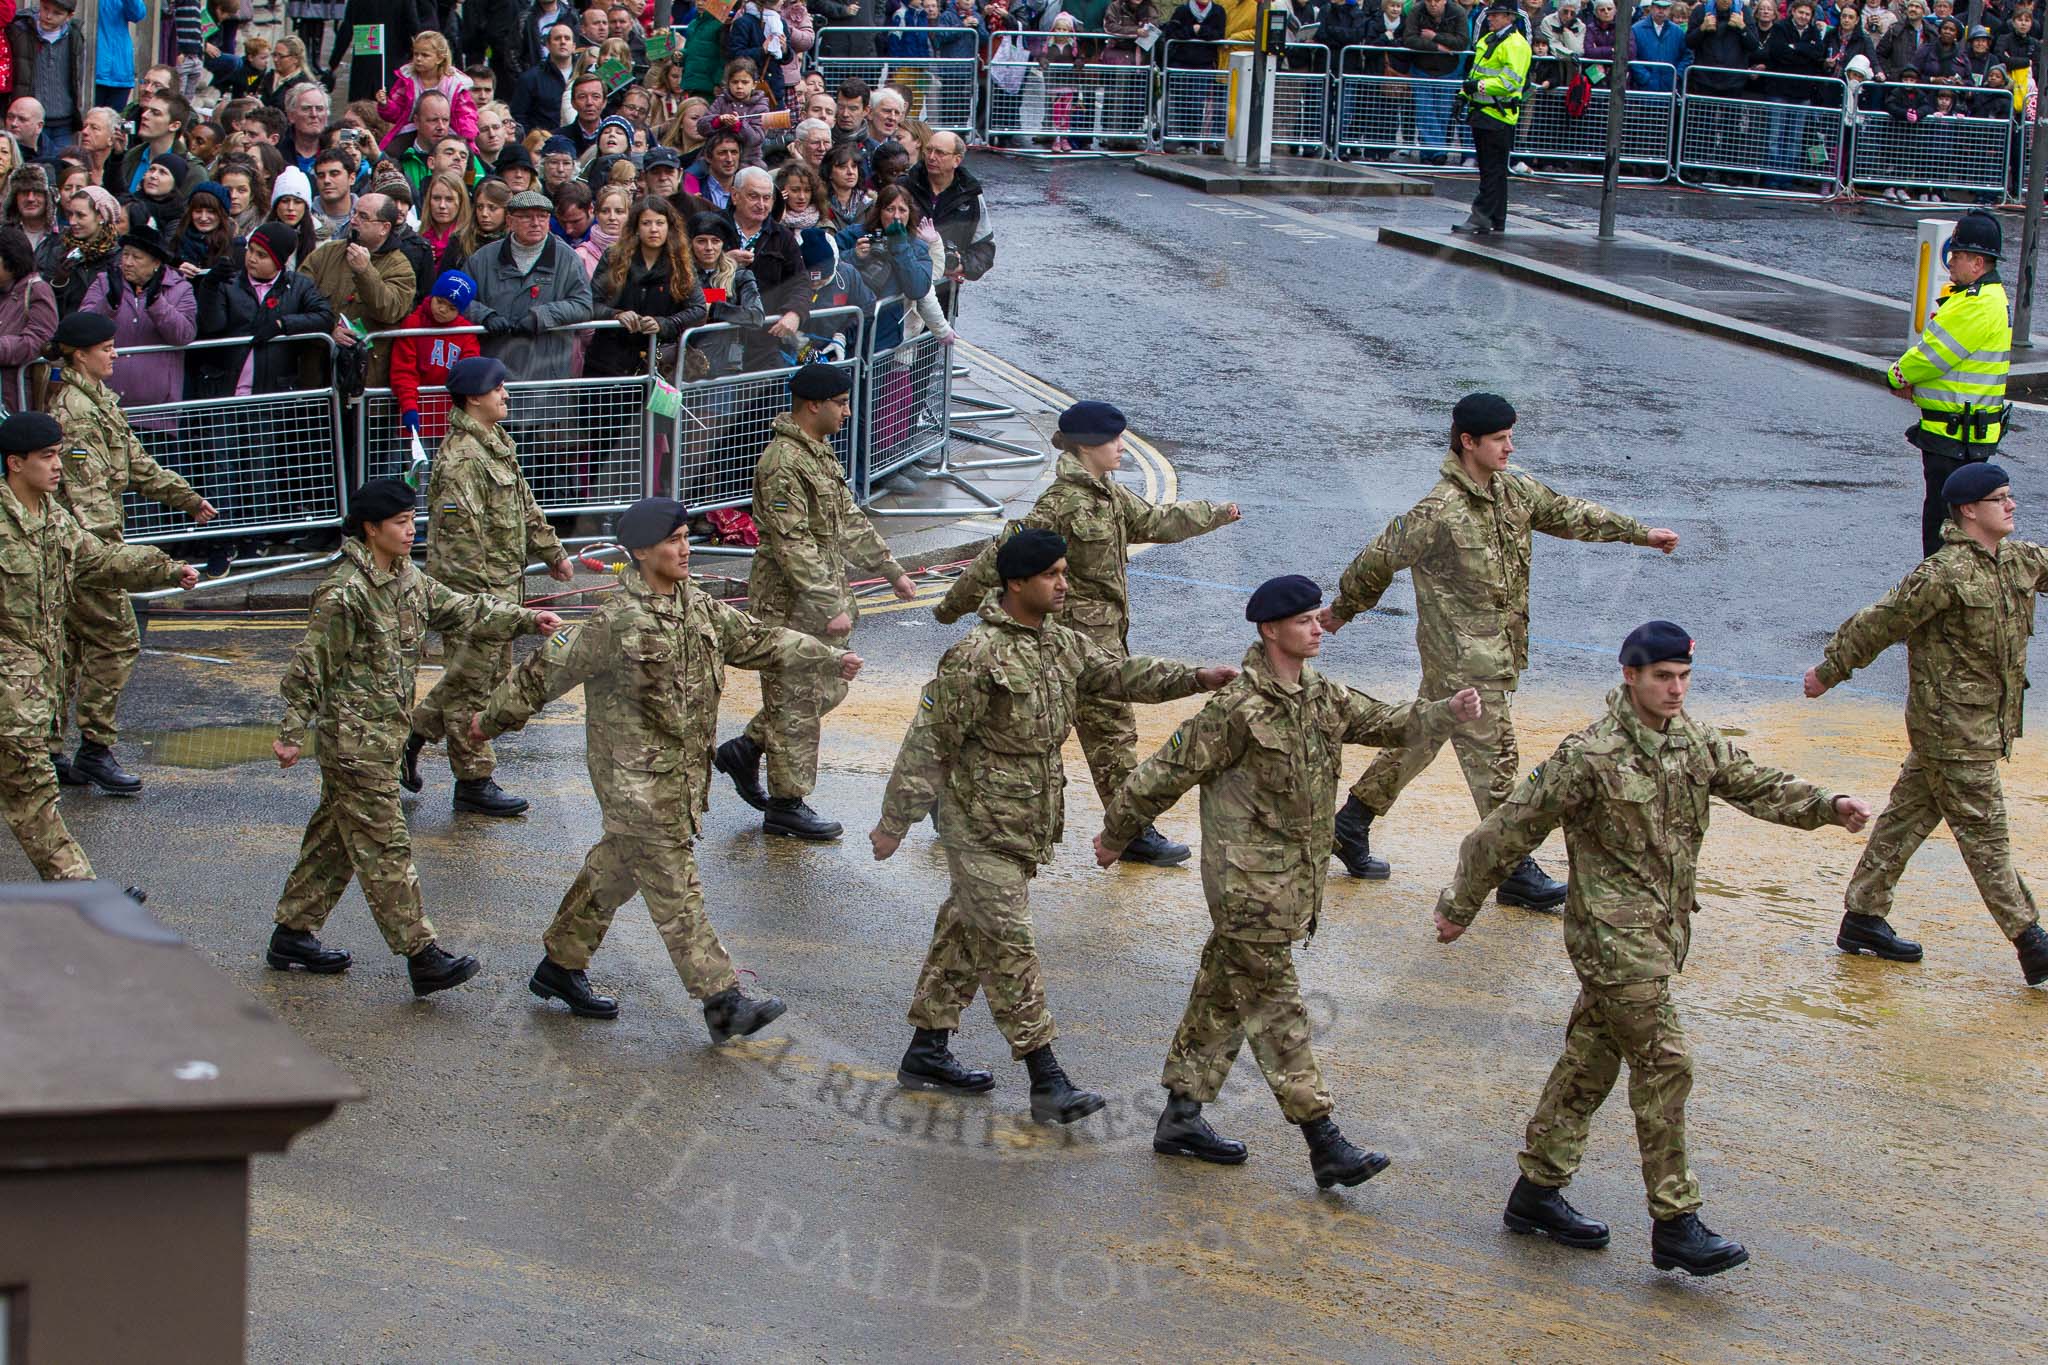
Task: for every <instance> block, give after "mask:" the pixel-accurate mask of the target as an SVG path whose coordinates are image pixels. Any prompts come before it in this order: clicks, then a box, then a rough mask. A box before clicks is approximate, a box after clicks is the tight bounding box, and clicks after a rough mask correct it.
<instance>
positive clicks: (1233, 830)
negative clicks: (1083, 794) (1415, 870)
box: [1102, 645, 1455, 943]
mask: <svg viewBox="0 0 2048 1365" xmlns="http://www.w3.org/2000/svg"><path fill="white" fill-rule="evenodd" d="M1454 724H1455V722H1454V721H1453V720H1452V719H1451V704H1450V703H1449V702H1448V701H1433V702H1410V703H1409V704H1407V705H1405V706H1387V705H1385V704H1383V703H1381V702H1376V701H1374V700H1373V699H1372V698H1371V697H1368V696H1366V695H1365V694H1364V693H1363V692H1354V691H1353V690H1351V689H1350V688H1348V687H1346V686H1344V685H1343V684H1342V683H1338V682H1333V681H1332V680H1330V679H1329V678H1326V677H1324V676H1323V675H1322V674H1320V673H1318V672H1316V671H1315V670H1314V669H1313V668H1306V667H1305V668H1303V669H1302V671H1301V681H1300V683H1299V684H1298V685H1290V684H1288V683H1284V682H1282V681H1280V679H1278V678H1277V677H1275V676H1274V675H1273V671H1272V669H1271V668H1270V667H1269V666H1268V665H1267V663H1266V651H1265V648H1264V646H1263V645H1253V646H1252V647H1251V649H1250V650H1249V651H1248V652H1247V653H1246V654H1245V656H1244V670H1243V671H1242V672H1241V673H1239V674H1238V676H1237V680H1236V681H1235V682H1233V683H1231V684H1230V685H1229V686H1227V687H1225V688H1222V689H1221V690H1220V691H1218V692H1217V693H1216V695H1214V696H1213V697H1211V698H1209V704H1208V705H1207V706H1204V707H1203V708H1202V709H1201V710H1200V711H1199V712H1197V713H1196V714H1195V715H1193V716H1191V717H1189V718H1188V720H1187V721H1185V722H1184V723H1183V724H1182V725H1181V727H1180V729H1178V730H1176V731H1175V732H1174V733H1173V737H1172V738H1170V739H1168V740H1167V741H1166V743H1165V744H1164V745H1162V746H1161V747H1160V749H1159V752H1158V753H1156V754H1154V755H1152V757H1150V758H1148V759H1146V760H1145V762H1143V763H1142V764H1140V765H1139V766H1138V768H1137V771H1135V772H1133V773H1132V774H1131V777H1130V780H1129V781H1128V782H1126V783H1125V784H1124V788H1123V790H1122V791H1120V792H1118V793H1117V794H1116V795H1115V797H1114V798H1112V799H1111V801H1110V803H1109V805H1108V808H1107V809H1106V810H1105V811H1104V812H1103V817H1102V827H1103V831H1104V833H1105V834H1106V835H1107V836H1108V838H1107V842H1110V843H1116V844H1124V843H1128V842H1130V840H1132V839H1133V838H1135V837H1137V834H1138V832H1139V831H1140V830H1142V829H1144V828H1145V826H1147V825H1149V824H1151V823H1152V821H1153V819H1154V817H1156V816H1157V815H1158V814H1159V813H1160V812H1161V811H1163V810H1165V809H1166V808H1167V807H1168V806H1171V805H1172V804H1173V803H1174V802H1175V801H1177V800H1178V799H1180V796H1181V794H1182V793H1183V792H1185V791H1187V789H1188V788H1189V787H1192V786H1194V785H1196V784H1197V783H1199V784H1201V788H1202V891H1203V894H1204V895H1206V896H1207V897H1208V900H1209V914H1210V917H1211V918H1212V919H1213V920H1214V921H1215V923H1216V932H1217V933H1219V934H1222V935H1223V936H1224V937H1226V938H1239V939H1249V940H1252V941H1254V942H1263V943H1284V942H1290V941H1292V940H1295V939H1301V938H1306V937H1308V936H1309V935H1310V934H1313V933H1314V932H1315V927H1316V916H1317V915H1318V914H1319V913H1320V912H1321V910H1322V905H1323V878H1324V875H1325V872H1326V870H1327V869H1328V867H1329V865H1330V831H1331V828H1332V824H1333V818H1334V815H1335V812H1336V804H1337V802H1336V796H1337V776H1338V770H1339V769H1340V768H1341V767H1342V766H1343V762H1344V750H1343V746H1344V745H1346V744H1376V745H1380V746H1382V747H1386V746H1390V745H1395V744H1419V743H1429V744H1432V745H1433V744H1436V743H1439V742H1441V740H1442V739H1443V737H1444V736H1446V735H1448V734H1449V733H1450V732H1451V729H1452V727H1453V725H1454Z"/></svg>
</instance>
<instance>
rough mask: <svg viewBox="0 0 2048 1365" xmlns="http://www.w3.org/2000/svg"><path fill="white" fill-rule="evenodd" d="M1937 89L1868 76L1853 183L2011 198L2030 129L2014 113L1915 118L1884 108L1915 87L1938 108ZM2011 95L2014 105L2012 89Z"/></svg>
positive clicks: (1855, 120) (1855, 119)
mask: <svg viewBox="0 0 2048 1365" xmlns="http://www.w3.org/2000/svg"><path fill="white" fill-rule="evenodd" d="M1936 88H1937V87H1933V86H1927V85H1912V84H1905V83H1901V84H1890V83H1885V82H1878V81H1866V82H1864V83H1863V85H1862V86H1861V87H1859V89H1858V92H1857V93H1858V95H1859V96H1860V97H1861V102H1862V103H1863V105H1864V109H1863V111H1859V113H1858V114H1855V115H1852V116H1851V117H1852V122H1851V123H1850V126H1849V138H1848V142H1849V146H1848V156H1849V164H1848V169H1847V171H1846V172H1845V173H1844V175H1843V176H1842V179H1843V180H1844V181H1846V182H1847V183H1848V184H1849V186H1850V187H1851V188H1855V187H1857V186H1861V185H1876V186H1885V187H1890V188H1896V189H1912V190H1934V191H1944V190H1947V191H1955V192H1958V193H1963V194H1977V195H1995V196H1997V197H1998V198H2000V199H2003V198H2004V197H2005V193H2006V188H2007V186H2008V185H2010V184H2012V183H2013V182H2012V181H2010V180H2009V179H2008V178H2007V177H2008V175H2009V174H2010V169H2011V164H2012V161H2013V159H2014V149H2013V143H2014V141H2015V139H2016V136H2017V134H2018V133H2019V132H2020V131H2022V130H2021V125H2019V124H2017V123H2015V122H2014V121H2013V120H2012V118H2011V117H2009V116H2008V117H2005V118H1992V117H1987V116H1984V115H1982V114H1968V115H1965V114H1956V115H1941V116H1935V115H1931V114H1929V113H1927V112H1924V111H1923V112H1921V114H1920V116H1919V117H1918V118H1916V119H1912V120H1908V119H1905V118H1901V117H1897V116H1895V115H1893V114H1891V113H1890V112H1888V111H1887V110H1886V109H1885V107H1884V106H1885V105H1886V103H1887V102H1888V100H1889V99H1890V98H1891V92H1895V91H1904V90H1910V91H1913V92H1914V94H1915V96H1917V97H1919V98H1921V99H1922V100H1923V101H1924V102H1925V103H1926V104H1927V105H1928V106H1929V108H1931V107H1932V104H1933V101H1932V99H1931V98H1929V95H1930V92H1931V91H1932V90H1934V89H1936ZM1941 88H1946V87H1941ZM1972 95H1975V96H1977V97H1978V98H1980V99H1981V98H1983V97H1984V95H1985V92H1983V91H1964V92H1962V97H1963V98H1964V99H1968V98H1970V97H1971V96H1972ZM2003 98H2004V100H2005V103H2006V104H2007V105H2008V106H2009V105H2011V103H2012V97H2011V95H2010V94H2009V93H2007V94H2004V96H2003Z"/></svg>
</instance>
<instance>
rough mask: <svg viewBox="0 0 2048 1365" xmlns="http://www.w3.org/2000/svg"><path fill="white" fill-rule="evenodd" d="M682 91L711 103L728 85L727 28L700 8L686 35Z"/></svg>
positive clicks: (685, 31)
mask: <svg viewBox="0 0 2048 1365" xmlns="http://www.w3.org/2000/svg"><path fill="white" fill-rule="evenodd" d="M682 80H683V91H684V93H686V94H691V95H702V96H704V98H706V99H710V98H711V97H712V96H713V95H715V94H717V93H718V89H719V87H720V86H721V85H723V84H724V82H725V25H724V24H721V23H719V22H718V20H717V19H716V18H715V17H713V15H712V13H711V11H710V10H707V9H703V8H699V9H698V11H697V17H696V18H694V19H692V20H691V21H690V27H689V28H688V29H686V30H684V32H683V77H682Z"/></svg>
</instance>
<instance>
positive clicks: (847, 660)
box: [470, 498, 860, 1042]
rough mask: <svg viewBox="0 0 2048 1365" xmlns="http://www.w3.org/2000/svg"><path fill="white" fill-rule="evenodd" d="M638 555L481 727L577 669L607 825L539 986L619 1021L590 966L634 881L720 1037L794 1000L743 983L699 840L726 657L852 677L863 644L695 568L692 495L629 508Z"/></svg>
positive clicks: (541, 991)
mask: <svg viewBox="0 0 2048 1365" xmlns="http://www.w3.org/2000/svg"><path fill="white" fill-rule="evenodd" d="M618 534H619V543H620V544H621V545H623V546H625V547H626V549H627V550H628V551H629V552H631V554H632V556H633V559H634V561H635V562H634V563H633V564H631V565H629V566H628V567H627V569H626V571H625V573H624V574H622V575H621V577H620V585H621V588H622V589H623V590H622V591H621V592H619V593H618V594H617V595H616V596H614V597H613V598H612V599H611V600H610V601H609V602H607V603H606V604H605V606H604V608H603V609H602V610H601V611H599V612H598V613H597V614H596V615H595V616H593V617H591V618H590V619H589V620H588V621H585V622H584V623H583V624H582V625H580V626H578V627H577V628H576V629H575V630H574V631H571V632H565V633H564V634H562V635H560V636H558V637H556V639H555V641H554V643H553V644H551V645H549V646H548V647H547V648H545V649H543V650H541V651H540V652H539V653H537V654H535V655H534V656H533V657H532V658H530V659H528V660H527V661H526V662H525V663H524V664H523V665H521V666H520V667H519V668H518V669H516V670H514V672H513V674H512V676H511V677H509V678H507V679H506V680H505V681H504V682H503V683H502V684H500V685H499V687H498V690H497V691H495V692H493V693H492V694H491V697H490V700H489V701H488V702H487V703H486V705H485V706H484V708H483V710H482V711H481V712H480V713H479V714H478V715H477V716H476V717H475V718H474V720H472V721H471V722H470V723H471V726H472V733H473V734H474V735H476V736H477V737H478V738H483V737H487V736H490V735H497V734H502V733H504V732H505V731H507V730H515V729H517V728H519V727H520V726H522V725H524V724H525V723H526V722H527V720H528V719H529V718H530V717H531V716H532V715H533V714H534V712H536V711H538V710H540V708H541V707H542V706H544V705H546V704H547V703H548V702H549V701H551V700H553V699H554V698H556V697H559V696H561V695H562V694H563V693H564V692H567V691H568V690H569V689H570V688H572V687H575V686H577V685H578V684H579V683H580V684H583V685H584V701H585V707H586V715H585V720H584V736H585V742H586V745H587V747H588V760H589V766H590V783H591V786H592V787H593V788H594V789H595V790H596V792H597V804H598V808H599V809H600V810H601V811H602V812H603V814H604V838H603V839H601V840H599V841H598V844H597V846H596V847H595V848H593V849H591V850H590V854H589V856H588V857H586V858H585V859H584V860H583V870H582V872H580V873H579V874H578V875H577V877H576V880H575V882H574V883H573V884H571V886H570V887H569V891H568V894H567V895H565V896H563V897H562V903H561V906H560V908H558V909H557V910H556V911H555V919H554V923H552V924H550V925H549V926H548V930H547V934H546V935H545V937H544V939H543V941H544V942H545V943H546V945H547V956H546V957H544V958H543V959H542V960H541V963H540V965H539V966H538V967H536V968H535V969H534V973H533V980H532V981H531V982H529V983H528V984H529V987H530V988H531V989H532V991H533V993H534V994H535V995H537V996H540V997H541V998H542V999H558V1000H561V1001H562V1002H563V1003H564V1004H566V1005H568V1006H569V1008H570V1009H571V1010H572V1011H574V1012H575V1013H577V1014H579V1015H583V1016H586V1017H590V1018H599V1019H609V1018H612V1017H613V1016H615V1015H617V1014H618V1012H619V1005H618V1001H616V1000H614V999H612V998H611V997H609V996H602V995H597V994H596V993H594V992H593V991H592V990H591V989H590V982H589V979H588V977H587V976H586V975H585V969H586V968H588V967H589V965H590V959H591V956H592V955H593V954H594V953H596V951H597V948H598V945H599V944H601V943H602V942H604V936H605V931H606V930H607V929H609V928H610V927H611V922H612V915H613V914H614V912H616V911H617V910H618V908H619V907H620V906H621V905H624V904H625V903H626V902H627V901H629V900H631V899H632V898H633V893H634V892H635V891H638V892H639V893H640V894H641V895H642V896H644V897H645V898H646V900H647V911H648V913H649V914H650V915H652V916H653V917H654V926H655V928H656V929H658V930H659V931H660V933H661V938H662V942H664V943H666V944H667V945H668V952H669V957H670V959H671V960H672V961H673V962H674V963H675V966H676V972H677V973H678V974H679V975H680V976H681V977H682V979H683V985H684V987H685V988H686V989H688V991H689V992H690V994H691V996H693V997H694V998H696V999H698V1000H701V1001H703V1002H704V1022H705V1024H706V1026H707V1027H709V1029H710V1030H711V1036H712V1038H713V1040H714V1041H717V1042H723V1041H725V1039H726V1038H728V1037H731V1036H733V1035H735V1034H742V1035H743V1034H749V1033H753V1032H755V1031H756V1030H758V1029H760V1028H761V1027H763V1026H764V1025H766V1024H768V1023H769V1022H771V1021H772V1020H774V1019H775V1018H776V1017H777V1016H778V1015H780V1014H781V1013H782V1010H783V1005H782V1002H781V1001H780V1000H777V999H775V998H774V997H773V996H765V997H758V998H757V997H750V996H747V995H745V994H743V993H742V992H741V991H740V988H739V977H738V976H737V975H736V974H735V973H734V971H733V966H732V959H731V958H729V957H728V956H726V952H725V948H724V946H723V945H722V944H720V943H719V941H718V934H717V931H716V930H714V929H713V928H712V927H711V922H710V920H709V919H707V918H706V917H705V914H704V887H703V883H702V882H700V881H699V880H698V878H697V860H696V855H695V853H694V851H693V849H692V844H693V842H694V840H695V839H696V837H697V831H698V829H699V828H700V827H701V822H702V820H703V818H704V811H705V806H706V800H705V798H706V796H707V794H708V793H709V791H710V784H711V764H710V756H711V741H712V738H713V736H714V734H715V733H716V728H717V724H718V694H719V689H720V688H721V687H722V686H723V684H724V679H725V666H726V665H727V664H731V665H733V666H735V667H738V668H767V667H771V666H773V667H780V668H784V669H788V670H789V671H790V672H791V673H795V672H796V671H798V670H800V669H804V668H812V669H817V670H820V671H825V672H831V673H832V674H833V675H834V676H836V677H839V678H842V679H851V678H852V677H853V676H854V674H855V673H857V672H859V671H860V657H859V656H858V655H855V654H849V653H847V652H846V651H844V650H841V649H837V648H835V647H833V646H831V645H827V644H824V643H822V642H820V641H818V640H815V639H812V638H811V637H810V636H808V635H802V634H799V633H797V632H796V631H793V630H783V629H781V628H779V627H776V626H770V625H765V624H763V623H761V622H759V621H755V620H752V619H751V618H749V617H748V616H747V615H746V614H745V613H743V612H738V611H735V610H733V609H732V608H731V607H728V606H726V605H725V604H724V603H723V602H719V601H716V600H714V599H712V598H710V597H708V596H706V595H705V594H704V593H702V592H700V591H699V590H698V589H697V588H696V587H695V586H694V585H692V584H691V582H690V540H689V529H688V525H687V516H686V513H685V509H684V507H683V504H682V503H680V502H676V501H673V500H672V499H669V498H645V499H642V500H641V501H640V502H637V503H635V504H634V505H633V506H632V507H630V508H628V509H627V510H626V513H625V515H624V516H622V517H621V518H620V519H619V531H618Z"/></svg>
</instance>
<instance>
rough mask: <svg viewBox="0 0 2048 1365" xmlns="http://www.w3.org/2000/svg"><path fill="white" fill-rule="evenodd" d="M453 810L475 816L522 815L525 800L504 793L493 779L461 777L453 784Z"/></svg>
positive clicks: (524, 809)
mask: <svg viewBox="0 0 2048 1365" xmlns="http://www.w3.org/2000/svg"><path fill="white" fill-rule="evenodd" d="M455 809H457V810H466V811H470V812H472V813H474V814H477V815H523V814H525V813H526V798H525V797H523V796H514V795H513V794H512V793H511V792H508V791H506V790H505V789H504V788H503V787H500V786H499V785H498V783H497V780H496V779H495V778H489V777H463V778H458V779H456V782H455Z"/></svg>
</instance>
